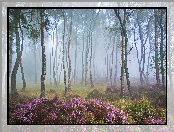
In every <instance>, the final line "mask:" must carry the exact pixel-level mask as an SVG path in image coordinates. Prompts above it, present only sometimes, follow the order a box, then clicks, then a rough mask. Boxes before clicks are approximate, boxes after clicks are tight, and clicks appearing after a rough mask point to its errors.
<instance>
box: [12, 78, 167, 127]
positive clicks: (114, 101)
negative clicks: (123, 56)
mask: <svg viewBox="0 0 174 132" xmlns="http://www.w3.org/2000/svg"><path fill="white" fill-rule="evenodd" d="M103 82H104V81H102V82H100V81H98V82H96V83H94V87H93V88H91V87H90V84H88V85H87V86H83V85H81V84H80V83H76V84H73V83H72V86H71V91H70V92H67V94H66V95H65V94H64V91H65V90H64V89H65V87H64V85H63V84H59V85H58V86H57V87H55V86H51V85H50V84H45V96H46V98H54V97H55V95H56V94H58V96H59V100H60V101H63V100H70V99H72V98H79V97H80V98H82V99H84V100H90V99H97V100H100V101H101V102H104V103H109V104H111V105H113V106H114V107H116V108H119V109H120V110H123V111H124V112H125V113H127V114H128V119H127V123H126V124H158V122H159V124H160V121H161V122H162V123H161V124H165V123H166V105H167V102H166V91H163V90H161V89H160V88H159V89H158V88H155V87H154V86H155V85H154V86H153V85H152V84H151V85H146V86H141V85H140V84H139V83H136V82H138V81H135V82H134V81H132V83H131V84H132V85H131V86H132V87H131V93H132V97H131V98H130V96H129V92H128V90H127V87H126V85H125V88H124V89H125V90H124V95H125V96H124V98H120V85H114V86H113V88H114V91H112V92H110V91H108V92H106V89H107V86H108V85H109V84H106V83H103ZM17 89H18V93H19V95H21V97H24V96H25V97H26V96H27V97H29V98H39V97H40V89H41V87H40V84H39V83H38V84H33V83H27V87H26V90H25V91H24V92H22V91H20V89H22V84H17ZM11 101H12V100H11V98H10V102H11ZM13 101H14V100H13ZM13 101H12V102H13ZM16 101H17V100H16ZM18 103H20V102H18ZM151 117H152V118H151ZM145 120H146V121H145ZM149 120H150V121H149ZM153 120H156V123H153V122H152V121H153ZM88 123H89V122H88ZM93 123H94V122H92V121H91V122H90V124H93ZM95 123H96V122H95ZM95 123H94V124H95ZM100 123H101V124H105V122H100ZM100 123H99V124H100ZM72 124H74V123H72ZM75 124H76V123H75ZM118 124H119V123H118Z"/></svg>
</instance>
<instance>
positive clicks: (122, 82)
mask: <svg viewBox="0 0 174 132" xmlns="http://www.w3.org/2000/svg"><path fill="white" fill-rule="evenodd" d="M123 41H124V37H123V35H122V40H121V45H122V49H121V52H122V53H121V63H122V65H121V76H120V80H121V92H120V97H121V98H122V97H123V95H124V42H123Z"/></svg>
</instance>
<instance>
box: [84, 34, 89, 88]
mask: <svg viewBox="0 0 174 132" xmlns="http://www.w3.org/2000/svg"><path fill="white" fill-rule="evenodd" d="M88 45H89V34H88V35H87V48H86V52H85V53H86V56H85V86H86V85H87V72H88V61H87V59H88V50H89V48H88Z"/></svg>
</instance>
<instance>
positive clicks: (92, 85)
mask: <svg viewBox="0 0 174 132" xmlns="http://www.w3.org/2000/svg"><path fill="white" fill-rule="evenodd" d="M90 36H91V56H90V81H91V88H93V87H94V84H93V81H92V71H91V69H92V67H91V61H92V33H91V35H90Z"/></svg>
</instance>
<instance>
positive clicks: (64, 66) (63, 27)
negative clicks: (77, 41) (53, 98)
mask: <svg viewBox="0 0 174 132" xmlns="http://www.w3.org/2000/svg"><path fill="white" fill-rule="evenodd" d="M65 17H66V16H65V15H64V26H63V28H64V32H63V52H62V53H63V56H62V61H63V69H64V84H65V95H66V93H67V86H66V70H65V60H64V56H65V21H66V20H65Z"/></svg>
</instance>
